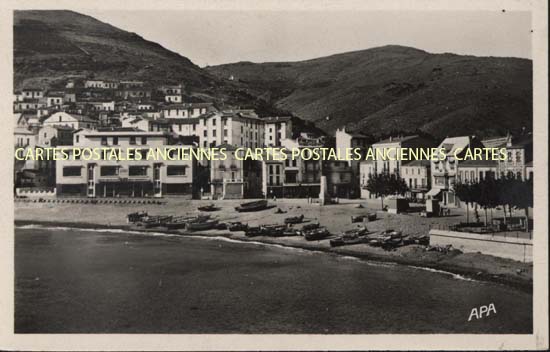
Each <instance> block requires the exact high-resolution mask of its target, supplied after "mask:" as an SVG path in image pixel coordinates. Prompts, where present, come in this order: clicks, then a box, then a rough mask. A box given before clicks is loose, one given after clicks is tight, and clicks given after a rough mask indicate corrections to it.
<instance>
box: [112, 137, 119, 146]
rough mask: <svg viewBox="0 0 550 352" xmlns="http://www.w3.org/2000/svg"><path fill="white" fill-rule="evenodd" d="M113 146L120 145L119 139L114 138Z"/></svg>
mask: <svg viewBox="0 0 550 352" xmlns="http://www.w3.org/2000/svg"><path fill="white" fill-rule="evenodd" d="M113 145H118V137H113Z"/></svg>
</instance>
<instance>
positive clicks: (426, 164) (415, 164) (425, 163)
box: [401, 160, 431, 167]
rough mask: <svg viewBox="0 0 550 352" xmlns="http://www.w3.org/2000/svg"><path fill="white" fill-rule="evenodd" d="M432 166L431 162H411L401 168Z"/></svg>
mask: <svg viewBox="0 0 550 352" xmlns="http://www.w3.org/2000/svg"><path fill="white" fill-rule="evenodd" d="M430 164H431V162H430V160H411V161H408V162H406V163H403V164H401V166H402V167H405V166H416V167H419V166H424V167H430Z"/></svg>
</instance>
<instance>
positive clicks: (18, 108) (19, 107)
mask: <svg viewBox="0 0 550 352" xmlns="http://www.w3.org/2000/svg"><path fill="white" fill-rule="evenodd" d="M45 106H46V103H45V102H44V101H42V99H38V98H29V99H25V100H22V101H16V102H14V103H13V112H27V111H36V110H38V109H40V108H43V107H45Z"/></svg>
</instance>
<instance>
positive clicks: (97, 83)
mask: <svg viewBox="0 0 550 352" xmlns="http://www.w3.org/2000/svg"><path fill="white" fill-rule="evenodd" d="M103 84H104V82H103V80H100V79H88V80H86V81H84V88H103Z"/></svg>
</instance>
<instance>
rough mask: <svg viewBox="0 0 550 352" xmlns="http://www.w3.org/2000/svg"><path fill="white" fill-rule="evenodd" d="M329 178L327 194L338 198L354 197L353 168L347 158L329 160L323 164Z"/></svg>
mask: <svg viewBox="0 0 550 352" xmlns="http://www.w3.org/2000/svg"><path fill="white" fill-rule="evenodd" d="M323 174H324V175H325V176H326V180H327V194H328V195H329V196H331V197H337V198H352V197H353V196H354V195H355V193H354V192H355V188H357V189H359V187H358V186H359V184H357V187H355V184H354V177H353V170H352V167H351V166H350V164H349V163H348V161H346V160H340V161H339V160H327V161H325V163H324V165H323Z"/></svg>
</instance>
